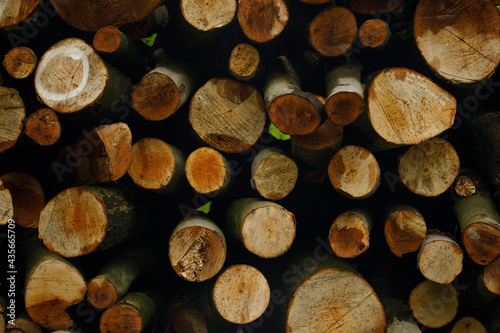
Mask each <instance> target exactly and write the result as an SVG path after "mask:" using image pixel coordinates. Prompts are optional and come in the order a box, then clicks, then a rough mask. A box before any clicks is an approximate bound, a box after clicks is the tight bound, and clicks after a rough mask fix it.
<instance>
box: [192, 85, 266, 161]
mask: <svg viewBox="0 0 500 333" xmlns="http://www.w3.org/2000/svg"><path fill="white" fill-rule="evenodd" d="M189 122H190V123H191V126H192V127H193V129H194V131H195V132H196V134H197V135H198V136H199V137H200V138H201V139H202V140H203V141H204V142H205V143H207V144H208V145H209V146H211V147H213V148H215V149H217V150H220V151H222V152H226V153H239V152H242V151H245V150H247V149H249V148H250V147H252V146H253V145H254V144H255V143H256V142H257V140H258V139H259V137H260V135H261V134H262V132H263V131H264V126H265V123H266V112H265V108H264V100H263V99H262V96H261V94H260V92H259V91H258V90H257V89H255V88H254V87H252V86H250V85H246V84H243V83H240V82H238V81H234V80H231V79H211V80H209V81H208V82H207V83H206V84H205V85H204V86H202V87H201V88H200V89H198V91H197V92H196V93H195V94H194V96H193V98H192V99H191V104H190V106H189Z"/></svg>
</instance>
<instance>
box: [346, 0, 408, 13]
mask: <svg viewBox="0 0 500 333" xmlns="http://www.w3.org/2000/svg"><path fill="white" fill-rule="evenodd" d="M403 3H404V0H351V10H352V11H353V12H355V13H357V14H362V15H373V14H376V13H382V12H392V11H395V10H397V9H399V8H400V7H401V6H402V5H403Z"/></svg>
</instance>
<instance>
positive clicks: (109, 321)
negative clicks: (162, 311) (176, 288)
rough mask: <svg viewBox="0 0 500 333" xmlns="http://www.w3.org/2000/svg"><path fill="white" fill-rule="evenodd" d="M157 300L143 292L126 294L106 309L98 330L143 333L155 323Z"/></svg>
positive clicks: (108, 332) (114, 332) (118, 332)
mask: <svg viewBox="0 0 500 333" xmlns="http://www.w3.org/2000/svg"><path fill="white" fill-rule="evenodd" d="M158 306H159V300H158V299H157V296H156V295H153V294H147V293H143V292H134V293H128V294H126V295H125V296H124V297H123V298H122V299H121V300H120V301H119V302H118V303H116V304H114V305H112V306H110V307H109V308H107V309H106V310H105V311H104V312H103V313H102V315H101V319H100V320H99V329H100V331H101V332H103V333H104V332H106V333H136V332H143V331H144V329H145V328H146V327H148V325H150V324H152V323H153V322H154V321H155V317H156V312H157V311H158Z"/></svg>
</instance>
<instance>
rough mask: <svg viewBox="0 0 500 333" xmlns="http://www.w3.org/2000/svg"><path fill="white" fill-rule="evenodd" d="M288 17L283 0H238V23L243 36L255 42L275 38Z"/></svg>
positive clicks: (282, 28) (284, 25)
mask: <svg viewBox="0 0 500 333" xmlns="http://www.w3.org/2000/svg"><path fill="white" fill-rule="evenodd" d="M288 19H289V13H288V7H287V5H286V3H285V1H283V0H240V1H239V2H238V23H239V24H240V27H241V30H243V33H244V34H245V36H247V37H248V39H250V40H251V41H254V42H257V43H266V42H269V41H270V40H272V39H274V38H276V37H277V36H279V35H280V34H281V32H282V31H283V30H284V29H285V27H286V25H287V23H288Z"/></svg>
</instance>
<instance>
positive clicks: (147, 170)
mask: <svg viewBox="0 0 500 333" xmlns="http://www.w3.org/2000/svg"><path fill="white" fill-rule="evenodd" d="M175 164H176V161H175V156H174V153H173V152H172V149H171V148H170V146H169V145H168V144H167V143H165V142H164V141H162V140H160V139H156V138H143V139H141V140H139V141H137V142H136V143H134V145H133V146H132V164H131V165H130V167H129V169H128V171H127V172H128V175H129V176H130V178H132V180H133V181H134V183H135V184H137V185H138V186H140V187H142V188H145V189H150V190H162V189H164V188H166V187H167V185H168V184H169V183H170V180H171V179H172V177H173V176H174V173H175Z"/></svg>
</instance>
